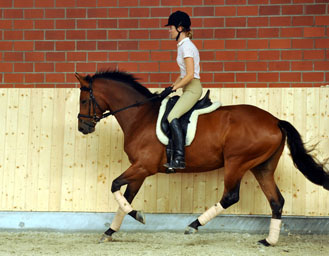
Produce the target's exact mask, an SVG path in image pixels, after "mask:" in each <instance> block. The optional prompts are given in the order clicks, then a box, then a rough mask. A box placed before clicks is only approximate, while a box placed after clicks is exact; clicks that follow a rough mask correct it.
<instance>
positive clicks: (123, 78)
mask: <svg viewBox="0 0 329 256" xmlns="http://www.w3.org/2000/svg"><path fill="white" fill-rule="evenodd" d="M97 78H104V79H109V80H115V81H119V82H123V83H127V84H129V85H130V86H131V87H133V88H134V89H135V90H136V91H138V92H139V93H141V94H143V95H144V96H145V97H147V98H150V97H153V96H155V94H153V93H151V92H150V91H149V89H147V88H146V87H144V86H143V85H141V84H140V83H139V82H137V80H138V78H136V77H134V76H133V75H132V74H128V73H126V72H122V71H119V70H102V71H97V72H96V74H94V75H93V76H87V77H86V79H87V81H88V82H92V81H94V80H95V79H97Z"/></svg>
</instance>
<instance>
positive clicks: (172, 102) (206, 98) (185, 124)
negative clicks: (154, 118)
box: [161, 90, 212, 137]
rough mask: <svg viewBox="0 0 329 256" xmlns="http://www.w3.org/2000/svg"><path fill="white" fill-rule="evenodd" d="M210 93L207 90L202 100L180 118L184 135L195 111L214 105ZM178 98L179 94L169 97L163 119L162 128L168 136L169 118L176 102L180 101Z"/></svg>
mask: <svg viewBox="0 0 329 256" xmlns="http://www.w3.org/2000/svg"><path fill="white" fill-rule="evenodd" d="M209 94H210V90H207V92H206V94H205V96H204V97H203V98H202V99H201V100H199V101H198V102H197V103H195V105H194V106H193V107H192V108H191V109H190V110H189V111H188V112H187V113H185V114H184V115H183V116H181V117H180V118H179V121H180V123H181V126H182V129H183V135H184V136H186V133H187V127H188V124H189V122H190V121H189V120H190V117H191V115H192V113H193V111H195V110H199V109H204V108H207V107H209V106H211V105H212V102H211V100H210V98H209ZM178 99H179V96H174V97H171V98H169V100H168V102H167V105H166V110H165V113H164V115H163V117H162V119H161V130H162V132H163V133H164V134H165V135H166V136H167V137H170V128H169V122H168V120H167V118H168V115H169V113H170V111H171V110H172V108H173V107H174V105H175V104H176V102H177V101H178Z"/></svg>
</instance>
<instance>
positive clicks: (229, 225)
mask: <svg viewBox="0 0 329 256" xmlns="http://www.w3.org/2000/svg"><path fill="white" fill-rule="evenodd" d="M197 217H198V215H195V214H146V225H143V224H140V223H139V222H137V221H136V220H134V219H132V218H131V217H130V216H126V218H125V219H124V222H123V224H122V226H121V230H123V231H144V232H156V231H179V232H183V231H184V230H185V228H186V226H187V225H188V224H190V223H191V222H192V221H194V220H195V219H196V218H197ZM113 218H114V213H81V212H76V213H75V212H0V231H1V230H13V231H31V230H35V231H60V232H72V231H78V232H94V231H97V232H104V231H105V230H107V229H108V228H109V226H110V224H111V221H112V219H113ZM282 219H283V226H282V231H281V232H282V233H283V234H288V233H299V234H329V217H297V216H288V217H283V218H282ZM269 224H270V216H255V215H252V216H250V215H238V216H237V215H220V216H218V217H216V218H215V219H213V220H212V221H211V222H209V223H208V224H207V225H205V226H204V227H200V229H199V231H200V232H246V233H267V232H268V229H269Z"/></svg>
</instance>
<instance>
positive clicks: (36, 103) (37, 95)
mask: <svg viewBox="0 0 329 256" xmlns="http://www.w3.org/2000/svg"><path fill="white" fill-rule="evenodd" d="M30 99H31V101H30V125H29V127H30V129H29V152H28V169H27V176H26V177H27V178H26V194H25V209H26V210H27V211H37V209H38V208H37V203H38V201H37V199H38V173H39V156H40V127H41V118H40V117H41V102H42V89H33V90H31V97H30Z"/></svg>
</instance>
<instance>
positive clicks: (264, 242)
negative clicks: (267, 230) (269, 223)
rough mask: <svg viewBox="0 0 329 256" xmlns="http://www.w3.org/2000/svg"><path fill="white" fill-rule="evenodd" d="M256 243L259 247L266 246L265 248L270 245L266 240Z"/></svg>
mask: <svg viewBox="0 0 329 256" xmlns="http://www.w3.org/2000/svg"><path fill="white" fill-rule="evenodd" d="M258 243H259V244H261V245H264V246H266V247H269V246H271V244H269V243H268V242H267V241H266V239H263V240H259V241H258Z"/></svg>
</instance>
